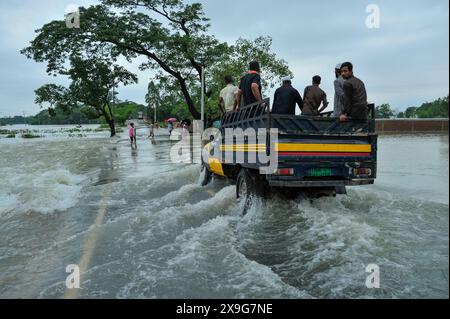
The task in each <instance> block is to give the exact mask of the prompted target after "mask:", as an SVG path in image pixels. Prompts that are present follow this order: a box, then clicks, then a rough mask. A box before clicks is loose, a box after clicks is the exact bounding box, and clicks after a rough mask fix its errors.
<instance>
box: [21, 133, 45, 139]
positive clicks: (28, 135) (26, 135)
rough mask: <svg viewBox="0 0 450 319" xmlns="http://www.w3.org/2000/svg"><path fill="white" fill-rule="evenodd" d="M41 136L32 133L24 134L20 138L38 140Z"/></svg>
mask: <svg viewBox="0 0 450 319" xmlns="http://www.w3.org/2000/svg"><path fill="white" fill-rule="evenodd" d="M40 137H42V136H40V135H35V134H33V133H24V134H22V138H27V139H31V138H40Z"/></svg>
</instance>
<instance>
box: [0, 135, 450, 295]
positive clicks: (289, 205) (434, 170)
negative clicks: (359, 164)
mask: <svg viewBox="0 0 450 319" xmlns="http://www.w3.org/2000/svg"><path fill="white" fill-rule="evenodd" d="M42 130H44V128H42ZM45 130H46V132H44V133H43V134H42V135H44V136H45V137H44V138H40V139H35V140H24V139H21V138H20V137H16V138H15V139H6V138H4V137H3V138H0V221H1V222H0V297H1V298H448V296H449V293H448V284H449V279H448V272H449V267H448V263H449V259H448V251H449V193H448V192H449V190H448V176H449V174H448V170H449V151H448V136H447V135H443V136H441V135H424V136H382V137H380V141H379V144H380V146H379V172H378V179H377V181H376V185H375V186H369V187H356V188H349V193H348V196H338V197H337V198H323V199H320V200H315V201H312V202H311V201H310V200H307V199H302V198H299V199H297V200H292V201H287V200H284V199H279V198H275V199H272V200H270V201H268V202H266V203H263V202H256V203H255V205H254V206H253V207H252V208H251V210H250V211H249V213H248V214H247V215H246V216H242V215H241V212H242V207H240V206H239V204H237V203H236V199H235V188H234V187H233V186H231V185H229V184H227V183H226V182H225V181H221V180H216V181H214V182H213V183H212V184H211V185H209V186H207V187H205V188H202V187H200V186H199V173H200V169H199V167H198V166H195V165H178V164H173V163H171V161H170V158H169V152H170V147H171V145H172V144H171V142H170V141H168V138H167V136H159V137H157V139H156V144H154V145H153V144H152V143H151V142H150V141H149V140H147V139H146V135H147V132H145V131H140V135H141V136H140V138H139V141H138V146H139V148H138V150H137V151H132V150H131V149H130V146H129V144H128V141H127V139H126V134H123V136H122V140H119V139H116V140H114V142H113V143H111V141H110V139H108V138H107V132H103V133H102V132H86V133H81V134H84V135H85V136H83V137H79V136H70V137H69V136H68V135H67V134H63V133H61V134H59V133H58V134H52V133H51V131H52V128H45ZM53 130H56V129H54V128H53ZM72 264H74V265H78V266H79V267H80V269H81V270H82V272H81V289H80V290H68V289H67V288H66V278H67V276H68V273H66V267H67V266H68V265H72ZM369 264H377V265H378V266H379V267H380V274H381V287H380V289H374V290H371V289H368V288H367V287H366V277H367V276H368V274H367V273H366V272H365V270H366V267H367V265H369Z"/></svg>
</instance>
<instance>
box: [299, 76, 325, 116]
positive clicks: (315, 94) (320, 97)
mask: <svg viewBox="0 0 450 319" xmlns="http://www.w3.org/2000/svg"><path fill="white" fill-rule="evenodd" d="M321 82H322V78H321V77H320V76H318V75H316V76H315V77H313V80H312V85H310V86H308V87H307V88H306V89H305V94H303V112H302V115H304V116H317V115H319V114H320V113H322V111H323V110H325V109H326V108H327V107H328V101H327V94H326V93H325V92H324V91H323V90H322V89H321V88H320V83H321ZM320 105H322V108H320Z"/></svg>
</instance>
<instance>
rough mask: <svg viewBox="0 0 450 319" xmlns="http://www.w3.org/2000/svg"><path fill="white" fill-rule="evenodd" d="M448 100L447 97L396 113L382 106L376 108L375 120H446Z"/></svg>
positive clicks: (389, 107) (388, 106)
mask: <svg viewBox="0 0 450 319" xmlns="http://www.w3.org/2000/svg"><path fill="white" fill-rule="evenodd" d="M448 98H449V96H448V95H447V96H446V97H444V98H440V99H437V100H435V101H433V102H427V103H423V104H422V105H421V106H420V107H409V108H407V109H406V111H405V112H396V111H395V110H393V109H392V108H391V106H390V105H389V104H382V105H380V106H377V108H376V111H377V118H380V119H389V118H401V119H403V118H409V119H415V118H419V119H431V118H448Z"/></svg>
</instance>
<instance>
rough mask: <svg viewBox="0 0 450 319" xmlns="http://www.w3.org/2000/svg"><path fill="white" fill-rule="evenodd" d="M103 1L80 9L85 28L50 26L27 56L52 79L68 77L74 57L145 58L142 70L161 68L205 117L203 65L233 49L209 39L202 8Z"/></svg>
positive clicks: (144, 0)
mask: <svg viewBox="0 0 450 319" xmlns="http://www.w3.org/2000/svg"><path fill="white" fill-rule="evenodd" d="M101 2H102V4H101V5H97V6H91V7H88V8H80V15H81V24H80V28H79V29H69V28H67V27H66V25H65V22H64V21H53V22H50V23H48V24H46V25H44V26H43V27H42V28H41V29H39V30H38V31H37V33H38V35H37V36H36V38H35V39H34V40H33V41H32V42H31V46H29V47H28V48H25V49H23V50H22V53H24V54H25V55H26V56H27V57H29V58H33V59H34V60H35V61H37V62H47V72H49V73H50V74H64V73H65V72H66V67H65V65H66V62H67V59H68V58H69V57H70V56H72V55H81V54H84V55H86V56H88V57H94V56H96V57H98V56H100V57H103V58H104V57H105V56H108V57H111V58H112V59H117V58H118V57H119V56H124V57H125V58H126V59H127V60H128V61H130V62H131V61H132V60H133V59H135V58H137V57H139V56H144V57H146V58H147V61H146V62H145V63H142V64H141V66H140V68H141V70H146V69H150V68H151V69H158V70H160V72H161V73H162V74H166V75H168V76H169V77H170V78H171V79H172V80H173V81H174V82H175V83H176V84H177V86H178V90H180V91H181V92H182V95H183V97H184V99H185V102H186V104H187V106H188V108H189V111H190V113H191V114H192V115H193V116H194V117H195V118H200V114H199V112H198V110H197V109H196V107H195V104H194V100H193V99H192V96H191V92H190V91H189V85H190V84H191V83H192V82H193V81H199V80H200V77H201V69H202V65H206V66H209V65H212V64H214V62H215V61H217V60H219V59H220V58H221V57H222V55H223V54H224V52H226V48H227V45H226V44H225V43H220V42H219V41H217V40H216V39H215V38H214V37H213V36H211V35H208V34H206V31H207V30H208V28H209V23H208V19H207V18H206V17H205V15H204V12H203V9H202V5H201V4H199V3H193V4H184V3H183V1H182V0H102V1H101ZM113 9H114V10H113Z"/></svg>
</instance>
